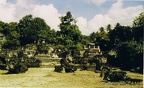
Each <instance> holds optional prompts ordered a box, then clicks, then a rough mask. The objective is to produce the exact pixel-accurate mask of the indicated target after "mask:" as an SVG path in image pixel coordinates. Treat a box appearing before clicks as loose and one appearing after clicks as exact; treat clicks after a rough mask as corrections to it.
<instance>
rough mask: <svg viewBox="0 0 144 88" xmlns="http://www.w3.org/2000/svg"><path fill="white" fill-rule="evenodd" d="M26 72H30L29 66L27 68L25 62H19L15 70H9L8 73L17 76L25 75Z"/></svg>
mask: <svg viewBox="0 0 144 88" xmlns="http://www.w3.org/2000/svg"><path fill="white" fill-rule="evenodd" d="M26 71H28V66H27V64H26V63H25V62H18V63H17V64H16V65H15V66H14V68H10V69H9V70H8V73H14V74H15V73H16V74H18V73H24V72H26Z"/></svg>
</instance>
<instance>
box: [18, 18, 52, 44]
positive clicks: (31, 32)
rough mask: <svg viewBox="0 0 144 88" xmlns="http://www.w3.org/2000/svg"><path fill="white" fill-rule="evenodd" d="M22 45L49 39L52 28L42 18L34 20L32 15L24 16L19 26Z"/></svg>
mask: <svg viewBox="0 0 144 88" xmlns="http://www.w3.org/2000/svg"><path fill="white" fill-rule="evenodd" d="M18 30H19V33H20V40H21V44H22V45H26V44H30V43H34V42H38V41H39V39H45V38H46V37H47V34H48V31H49V30H50V27H49V26H48V25H47V24H46V23H45V21H44V20H43V19H42V18H39V17H36V18H33V16H32V15H26V16H24V17H23V18H22V19H21V20H20V21H19V24H18Z"/></svg>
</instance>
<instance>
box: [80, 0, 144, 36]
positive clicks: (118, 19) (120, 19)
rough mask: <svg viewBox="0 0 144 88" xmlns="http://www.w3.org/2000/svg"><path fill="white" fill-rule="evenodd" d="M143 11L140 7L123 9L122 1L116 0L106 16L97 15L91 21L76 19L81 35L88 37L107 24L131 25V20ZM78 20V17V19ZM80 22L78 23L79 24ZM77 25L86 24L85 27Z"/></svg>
mask: <svg viewBox="0 0 144 88" xmlns="http://www.w3.org/2000/svg"><path fill="white" fill-rule="evenodd" d="M142 11H144V8H143V6H142V5H138V6H133V7H132V6H131V7H126V8H124V7H123V2H122V0H117V2H116V3H114V4H113V5H112V7H111V8H110V9H109V10H108V13H106V14H98V15H95V16H94V17H93V18H92V19H91V20H87V19H86V18H83V19H85V20H83V22H82V20H81V19H80V20H79V19H78V25H79V28H82V29H80V30H81V31H82V33H83V34H85V35H89V34H90V33H92V32H97V31H98V30H99V28H100V27H105V26H107V25H108V24H111V25H112V26H114V25H115V24H116V23H120V24H121V25H127V26H128V25H129V26H130V25H132V21H133V19H134V18H135V17H136V16H138V15H139V14H140V12H142ZM78 18H79V17H78ZM79 21H80V22H79ZM79 23H81V24H82V23H87V24H85V26H83V25H81V24H79Z"/></svg>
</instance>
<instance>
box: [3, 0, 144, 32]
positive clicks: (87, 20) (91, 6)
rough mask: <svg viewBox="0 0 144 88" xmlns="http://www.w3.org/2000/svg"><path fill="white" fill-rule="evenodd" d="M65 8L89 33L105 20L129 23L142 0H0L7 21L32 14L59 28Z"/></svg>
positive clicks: (141, 8) (143, 5) (142, 6)
mask: <svg viewBox="0 0 144 88" xmlns="http://www.w3.org/2000/svg"><path fill="white" fill-rule="evenodd" d="M68 11H70V12H71V13H72V15H73V17H74V18H75V19H76V20H77V23H76V24H77V25H78V26H79V29H80V31H81V32H82V34H84V35H89V34H90V33H92V32H97V31H98V30H99V28H100V27H106V26H107V25H108V24H111V25H112V26H115V25H116V23H120V24H121V25H124V26H131V25H132V22H133V20H134V18H135V17H136V16H138V15H139V14H140V13H141V12H144V0H0V20H1V21H3V22H7V23H9V22H19V20H20V19H22V17H24V16H25V15H29V14H32V15H33V16H34V17H41V18H43V19H44V20H45V22H46V23H47V24H48V25H49V26H50V27H51V28H52V29H55V30H60V29H59V27H58V25H59V24H60V19H59V17H61V16H65V14H66V12H68Z"/></svg>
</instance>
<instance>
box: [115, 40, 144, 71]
mask: <svg viewBox="0 0 144 88" xmlns="http://www.w3.org/2000/svg"><path fill="white" fill-rule="evenodd" d="M117 59H118V61H117V62H118V63H119V66H120V67H122V68H124V69H131V68H136V67H142V66H143V63H142V62H143V45H141V44H139V43H137V42H136V41H130V42H123V43H122V44H121V46H119V47H118V57H117Z"/></svg>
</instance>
